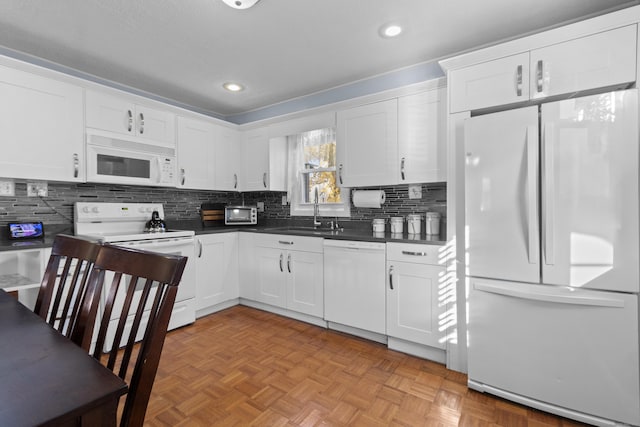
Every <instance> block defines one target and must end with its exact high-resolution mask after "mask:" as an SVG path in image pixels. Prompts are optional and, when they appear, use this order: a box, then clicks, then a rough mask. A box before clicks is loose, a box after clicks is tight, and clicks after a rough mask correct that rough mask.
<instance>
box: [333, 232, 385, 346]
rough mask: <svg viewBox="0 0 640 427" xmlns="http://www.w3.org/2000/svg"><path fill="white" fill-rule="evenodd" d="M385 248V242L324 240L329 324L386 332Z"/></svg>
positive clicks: (379, 332) (380, 332)
mask: <svg viewBox="0 0 640 427" xmlns="http://www.w3.org/2000/svg"><path fill="white" fill-rule="evenodd" d="M385 249H386V245H385V244H384V243H375V242H356V241H350V240H329V239H325V240H324V318H325V320H326V321H327V322H329V326H330V327H333V328H334V329H340V330H343V329H341V328H340V327H339V325H344V326H348V327H352V328H357V329H360V330H363V331H369V332H374V333H376V334H381V335H386V289H385V278H386V277H385ZM332 322H333V323H335V324H338V325H332ZM346 332H352V333H355V334H356V335H358V333H357V332H354V331H346ZM366 337H367V338H371V337H368V336H366Z"/></svg>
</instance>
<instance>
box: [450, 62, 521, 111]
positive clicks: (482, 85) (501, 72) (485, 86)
mask: <svg viewBox="0 0 640 427" xmlns="http://www.w3.org/2000/svg"><path fill="white" fill-rule="evenodd" d="M449 76H450V79H449V85H450V87H451V91H450V96H451V100H450V104H451V112H452V113H457V112H460V111H471V110H477V109H481V108H488V107H494V106H496V105H506V104H513V103H516V102H521V101H528V100H529V52H525V53H521V54H518V55H512V56H507V57H505V58H500V59H496V60H493V61H488V62H483V63H481V64H476V65H472V66H470V67H466V68H462V69H459V70H454V71H452V72H451V73H449Z"/></svg>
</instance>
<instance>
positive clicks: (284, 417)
mask: <svg viewBox="0 0 640 427" xmlns="http://www.w3.org/2000/svg"><path fill="white" fill-rule="evenodd" d="M145 425H146V426H150V427H166V426H367V427H376V426H458V425H460V426H506V427H519V426H532V427H533V426H537V427H545V426H579V425H581V424H579V423H576V422H573V421H569V420H566V419H562V418H558V417H555V416H552V415H549V414H546V413H543V412H540V411H537V410H533V409H529V408H526V407H524V406H519V405H516V404H513V403H510V402H507V401H505V400H501V399H498V398H494V397H491V396H487V395H484V394H482V393H477V392H475V391H473V390H469V389H468V388H467V386H466V376H465V375H463V374H460V373H458V372H454V371H450V370H447V369H446V368H445V367H444V366H443V365H441V364H438V363H434V362H430V361H426V360H422V359H419V358H416V357H412V356H408V355H405V354H402V353H399V352H396V351H392V350H389V349H387V348H386V346H384V345H381V344H377V343H373V342H369V341H367V340H362V339H359V338H354V337H351V336H348V335H345V334H341V333H339V332H334V331H330V330H326V329H323V328H320V327H317V326H313V325H309V324H306V323H303V322H298V321H295V320H292V319H288V318H284V317H281V316H278V315H274V314H271V313H266V312H263V311H260V310H255V309H252V308H249V307H244V306H236V307H232V308H230V309H227V310H224V311H222V312H219V313H215V314H212V315H210V316H207V317H204V318H201V319H198V321H197V322H196V323H195V324H194V325H191V326H187V327H184V328H181V329H178V330H175V331H171V332H169V334H168V335H167V340H166V343H165V347H164V350H163V355H162V360H161V362H160V367H159V370H158V374H157V376H156V380H155V385H154V388H153V392H152V395H151V400H150V402H149V408H148V410H147V417H146V422H145Z"/></svg>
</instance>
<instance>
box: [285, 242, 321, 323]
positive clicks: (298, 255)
mask: <svg viewBox="0 0 640 427" xmlns="http://www.w3.org/2000/svg"><path fill="white" fill-rule="evenodd" d="M286 271H287V308H288V309H290V310H294V311H299V312H301V313H306V314H309V315H312V316H317V317H322V316H323V314H324V285H323V283H324V281H323V272H322V271H323V264H322V254H321V253H313V252H298V251H289V252H288V253H287V260H286Z"/></svg>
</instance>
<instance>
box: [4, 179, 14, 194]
mask: <svg viewBox="0 0 640 427" xmlns="http://www.w3.org/2000/svg"><path fill="white" fill-rule="evenodd" d="M15 195H16V184H15V182H13V180H11V179H3V180H0V196H15Z"/></svg>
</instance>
